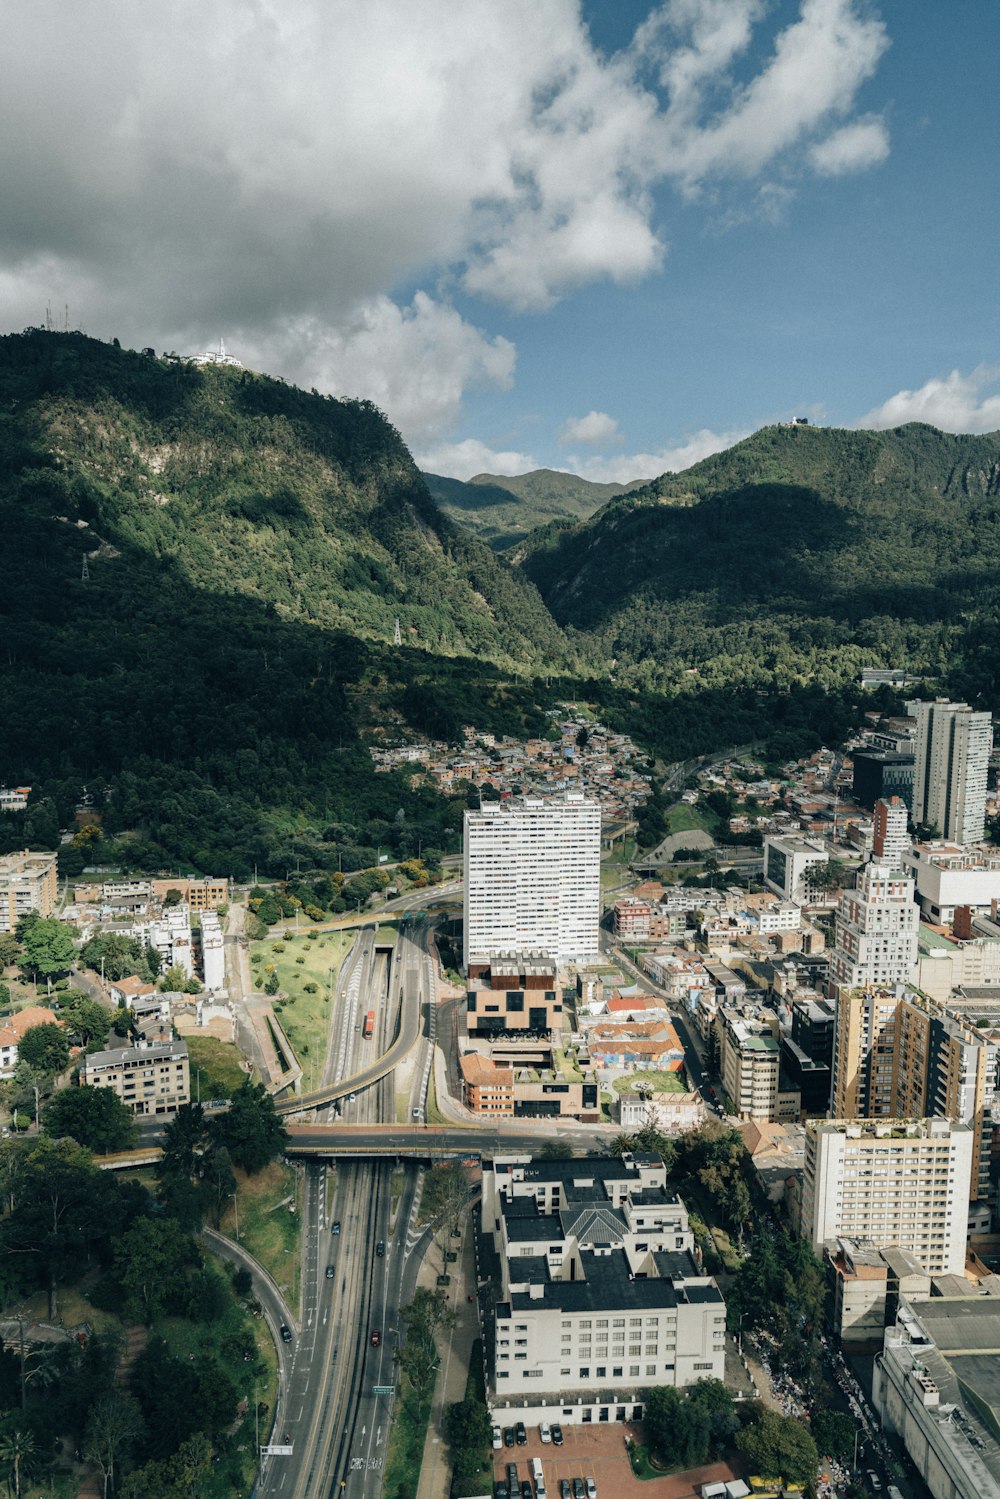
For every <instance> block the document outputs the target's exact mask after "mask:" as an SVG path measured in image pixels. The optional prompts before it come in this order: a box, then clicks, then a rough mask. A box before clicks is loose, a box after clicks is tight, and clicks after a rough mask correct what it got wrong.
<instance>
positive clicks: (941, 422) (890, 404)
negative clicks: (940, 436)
mask: <svg viewBox="0 0 1000 1499" xmlns="http://www.w3.org/2000/svg"><path fill="white" fill-rule="evenodd" d="M998 384H1000V366H997V365H988V364H981V365H979V366H978V368H977V369H974V370H973V371H972V372H971V374H968V375H963V374H962V373H961V372H960V371H959V370H952V372H951V374H950V375H946V376H945V377H944V378H943V379H942V378H936V379H932V380H928V381H927V383H926V385H921V386H920V388H919V389H918V390H900V391H897V392H896V394H895V395H894V396H890V397H889V399H888V400H887V401H883V402H882V404H881V406H876V407H875V409H874V410H873V411H869V413H868V415H867V416H863V417H862V418H861V420H860V422H858V426H859V427H874V428H876V429H879V428H883V427H901V426H903V425H904V423H906V422H927V423H929V424H930V426H932V427H940V428H941V430H942V431H943V432H996V431H1000V391H997V390H996V389H995V387H996V386H997V385H998Z"/></svg>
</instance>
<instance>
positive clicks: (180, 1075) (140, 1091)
mask: <svg viewBox="0 0 1000 1499" xmlns="http://www.w3.org/2000/svg"><path fill="white" fill-rule="evenodd" d="M80 1082H81V1084H83V1085H85V1086H86V1087H89V1088H111V1089H112V1090H113V1091H114V1092H115V1093H117V1095H118V1097H119V1098H120V1099H121V1100H122V1102H123V1103H124V1104H127V1105H128V1107H129V1108H130V1109H131V1110H132V1112H133V1114H135V1115H136V1116H137V1117H138V1118H150V1117H153V1116H157V1115H166V1114H176V1112H177V1110H178V1109H179V1108H180V1107H181V1106H182V1105H183V1104H186V1103H190V1102H191V1079H190V1072H189V1067H188V1049H187V1045H186V1043H185V1042H183V1041H167V1042H155V1043H153V1044H152V1045H147V1044H146V1043H145V1042H140V1044H139V1045H138V1046H120V1047H116V1048H115V1049H114V1050H113V1051H95V1052H92V1053H91V1054H90V1055H89V1056H87V1057H84V1062H83V1069H82V1071H81V1073H80Z"/></svg>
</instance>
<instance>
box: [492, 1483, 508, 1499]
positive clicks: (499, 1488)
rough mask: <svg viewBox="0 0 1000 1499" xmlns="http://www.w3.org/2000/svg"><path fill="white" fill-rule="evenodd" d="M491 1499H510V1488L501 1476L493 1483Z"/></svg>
mask: <svg viewBox="0 0 1000 1499" xmlns="http://www.w3.org/2000/svg"><path fill="white" fill-rule="evenodd" d="M493 1499H510V1490H509V1489H508V1487H507V1485H506V1484H505V1483H504V1481H503V1479H502V1478H498V1479H497V1481H496V1483H495V1484H494V1485H493Z"/></svg>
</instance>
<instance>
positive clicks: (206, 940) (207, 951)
mask: <svg viewBox="0 0 1000 1499" xmlns="http://www.w3.org/2000/svg"><path fill="white" fill-rule="evenodd" d="M201 968H202V973H203V974H204V978H205V988H206V989H224V988H225V987H226V958H225V940H224V938H223V935H222V924H221V922H220V921H219V918H218V916H217V915H216V914H215V912H214V911H203V912H202V916H201Z"/></svg>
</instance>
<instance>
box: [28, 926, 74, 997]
mask: <svg viewBox="0 0 1000 1499" xmlns="http://www.w3.org/2000/svg"><path fill="white" fill-rule="evenodd" d="M75 958H76V946H75V944H74V942H73V930H72V928H71V927H68V926H67V925H66V923H65V922H63V921H59V920H57V919H56V917H55V916H43V917H40V918H39V920H38V921H35V922H32V924H31V926H29V927H28V929H27V930H26V932H25V934H24V957H23V958H22V960H21V966H22V968H24V969H25V971H26V972H28V973H32V974H34V975H35V982H36V983H37V982H38V975H39V974H41V975H42V977H43V978H44V979H46V980H49V979H51V978H52V977H53V976H54V975H55V974H58V973H67V972H68V971H69V969H70V968H71V967H72V966H73V962H74V960H75Z"/></svg>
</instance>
